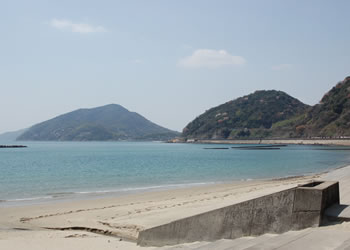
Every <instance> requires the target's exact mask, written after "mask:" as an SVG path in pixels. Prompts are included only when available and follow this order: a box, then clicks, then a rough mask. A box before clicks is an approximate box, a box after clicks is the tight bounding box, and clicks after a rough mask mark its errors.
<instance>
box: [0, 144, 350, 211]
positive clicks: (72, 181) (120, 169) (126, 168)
mask: <svg viewBox="0 0 350 250" xmlns="http://www.w3.org/2000/svg"><path fill="white" fill-rule="evenodd" d="M17 143H18V144H23V145H27V146H28V147H27V148H6V149H1V150H0V170H1V175H0V206H11V205H23V204H33V203H40V202H49V201H60V200H67V199H68V200H70V199H85V198H94V197H102V196H116V195H121V194H126V193H135V192H146V191H152V190H163V189H174V188H182V187H191V186H200V185H208V184H215V183H225V182H231V181H245V180H255V179H272V178H282V177H290V176H300V175H308V174H313V173H320V172H324V171H328V170H331V169H334V168H337V167H342V166H345V165H348V164H349V162H350V154H349V151H348V150H345V149H346V148H345V147H331V149H338V150H325V149H329V147H330V146H313V145H312V146H310V145H288V146H286V147H281V148H280V149H279V150H237V149H231V146H238V145H227V144H226V145H215V146H214V145H212V144H211V145H207V144H169V143H161V142H17ZM0 144H8V143H0ZM213 147H229V149H227V150H205V148H213ZM342 149H344V150H342Z"/></svg>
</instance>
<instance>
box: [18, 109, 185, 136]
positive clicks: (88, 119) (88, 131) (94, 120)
mask: <svg viewBox="0 0 350 250" xmlns="http://www.w3.org/2000/svg"><path fill="white" fill-rule="evenodd" d="M177 135H179V133H178V132H175V131H171V130H169V129H166V128H163V127H161V126H159V125H157V124H154V123H152V122H151V121H149V120H147V119H146V118H144V117H143V116H141V115H139V114H138V113H135V112H130V111H128V110H127V109H125V108H124V107H122V106H120V105H117V104H110V105H106V106H102V107H97V108H92V109H79V110H76V111H73V112H70V113H66V114H63V115H60V116H57V117H55V118H53V119H51V120H48V121H45V122H42V123H39V124H36V125H34V126H32V127H31V128H29V129H28V130H27V131H25V132H24V133H23V134H22V135H20V136H19V137H18V138H17V140H35V141H109V140H168V139H171V138H173V137H175V136H177Z"/></svg>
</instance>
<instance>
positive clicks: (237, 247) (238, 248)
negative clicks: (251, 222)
mask: <svg viewBox="0 0 350 250" xmlns="http://www.w3.org/2000/svg"><path fill="white" fill-rule="evenodd" d="M274 237H276V234H264V235H262V236H259V237H256V238H254V239H251V240H249V241H245V242H240V243H238V242H235V240H234V241H233V242H232V244H231V246H229V247H228V248H225V249H222V250H243V249H246V248H248V247H251V246H254V245H257V244H261V243H263V242H265V241H267V240H270V239H271V238H274ZM213 249H215V250H216V248H210V249H209V248H208V249H206V250H213Z"/></svg>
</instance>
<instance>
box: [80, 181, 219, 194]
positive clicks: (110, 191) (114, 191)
mask: <svg viewBox="0 0 350 250" xmlns="http://www.w3.org/2000/svg"><path fill="white" fill-rule="evenodd" d="M215 183H217V182H197V183H186V184H169V185H157V186H148V187H130V188H120V189H111V190H99V191H80V192H75V193H76V194H100V193H118V192H130V191H146V190H152V189H168V188H177V187H178V188H181V187H194V186H201V185H210V184H215Z"/></svg>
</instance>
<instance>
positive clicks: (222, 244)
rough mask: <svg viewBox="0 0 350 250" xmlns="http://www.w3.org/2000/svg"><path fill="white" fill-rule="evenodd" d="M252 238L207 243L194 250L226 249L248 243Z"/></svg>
mask: <svg viewBox="0 0 350 250" xmlns="http://www.w3.org/2000/svg"><path fill="white" fill-rule="evenodd" d="M253 239H254V237H242V238H238V239H235V240H218V241H215V242H211V243H208V244H206V245H203V246H200V247H198V248H195V250H208V249H215V250H221V249H227V248H228V247H232V245H239V244H242V243H243V242H248V241H251V240H253Z"/></svg>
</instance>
